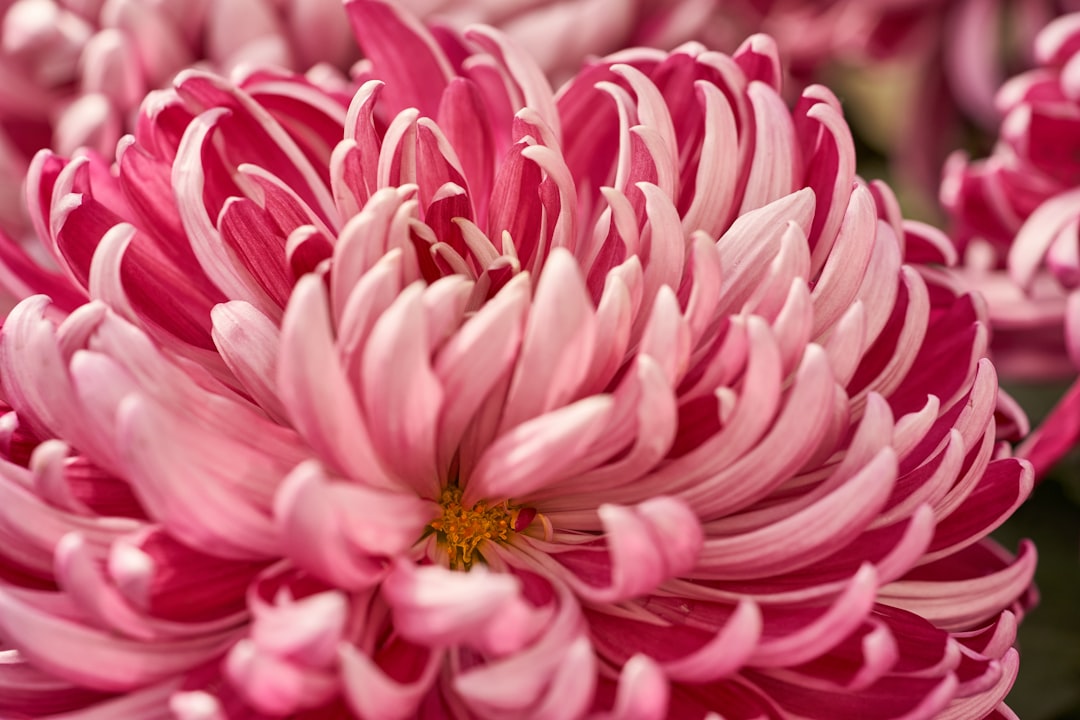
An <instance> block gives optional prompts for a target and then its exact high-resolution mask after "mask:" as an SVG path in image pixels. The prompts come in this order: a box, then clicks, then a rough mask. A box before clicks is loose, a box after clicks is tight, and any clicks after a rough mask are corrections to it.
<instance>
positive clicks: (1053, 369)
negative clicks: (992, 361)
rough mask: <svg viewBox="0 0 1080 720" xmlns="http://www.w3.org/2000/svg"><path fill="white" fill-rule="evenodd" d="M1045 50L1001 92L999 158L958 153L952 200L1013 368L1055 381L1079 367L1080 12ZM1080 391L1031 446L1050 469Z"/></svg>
mask: <svg viewBox="0 0 1080 720" xmlns="http://www.w3.org/2000/svg"><path fill="white" fill-rule="evenodd" d="M1036 47H1037V51H1038V56H1039V67H1037V68H1036V69H1034V70H1032V71H1030V72H1027V73H1024V74H1022V75H1019V76H1017V77H1014V78H1013V79H1011V80H1010V81H1009V82H1008V83H1006V84H1005V85H1004V86H1003V87H1002V88H1001V91H1000V92H999V94H998V102H999V105H1000V107H1001V111H1002V114H1003V117H1004V120H1003V123H1002V130H1001V135H1000V138H999V139H998V142H997V145H996V146H995V148H994V152H993V154H992V155H990V156H989V157H987V158H985V159H981V160H977V161H969V160H968V158H967V157H966V156H965V155H963V154H957V155H956V156H955V157H953V158H952V160H951V161H950V164H949V166H948V168H947V172H946V176H945V180H944V182H943V183H942V190H941V195H942V202H943V203H944V204H945V205H946V207H948V208H949V210H950V211H951V213H952V216H953V220H954V225H955V229H954V235H955V239H956V241H957V243H958V245H959V246H960V247H961V248H963V249H965V250H966V254H967V256H968V259H969V261H968V263H967V265H968V275H969V277H970V278H971V280H972V281H973V282H974V283H975V284H976V285H978V286H979V287H980V289H981V290H983V292H984V293H985V294H986V297H987V299H988V301H989V308H990V318H991V322H992V324H993V326H994V328H995V334H996V335H1000V336H1001V337H1002V341H1001V342H1000V345H1001V349H1000V354H1001V356H1002V358H1003V359H1005V360H1007V361H1008V363H1009V364H1008V366H1007V369H1009V370H1012V371H1014V372H1015V374H1017V375H1018V376H1023V377H1029V378H1042V379H1047V378H1060V377H1062V376H1068V375H1069V374H1075V367H1076V366H1080V239H1078V232H1080V74H1078V69H1080V14H1073V15H1067V16H1064V17H1062V18H1059V19H1057V20H1055V21H1054V22H1052V23H1051V24H1049V25H1048V26H1047V27H1046V29H1045V30H1043V31H1042V33H1040V35H1039V37H1038V44H1037V46H1036ZM1070 359H1071V362H1070ZM1078 388H1080V386H1078ZM1078 388H1074V389H1073V390H1072V391H1070V393H1069V394H1068V395H1067V396H1066V397H1065V398H1064V399H1063V400H1062V401H1061V402H1060V404H1059V406H1058V408H1057V410H1056V411H1055V412H1054V413H1053V414H1052V415H1051V417H1050V418H1049V419H1048V420H1047V422H1046V423H1045V425H1044V426H1043V427H1042V428H1041V429H1040V431H1039V432H1038V433H1037V434H1036V436H1034V437H1033V438H1032V441H1031V443H1030V444H1029V445H1028V446H1026V447H1025V453H1026V454H1029V455H1030V456H1031V458H1032V461H1033V462H1034V464H1035V466H1036V470H1037V471H1038V472H1040V473H1041V472H1042V471H1045V470H1046V469H1048V468H1049V467H1050V465H1052V464H1053V463H1054V462H1055V461H1056V460H1057V459H1058V458H1060V457H1061V455H1063V454H1064V453H1065V452H1067V451H1068V450H1069V448H1070V447H1071V446H1072V445H1073V444H1074V443H1075V442H1076V440H1077V438H1078V436H1080V420H1078V418H1080V389H1078Z"/></svg>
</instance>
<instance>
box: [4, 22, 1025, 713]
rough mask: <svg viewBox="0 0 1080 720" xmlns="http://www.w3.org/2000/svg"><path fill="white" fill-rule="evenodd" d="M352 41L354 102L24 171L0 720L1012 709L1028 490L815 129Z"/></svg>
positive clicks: (424, 37) (753, 72)
mask: <svg viewBox="0 0 1080 720" xmlns="http://www.w3.org/2000/svg"><path fill="white" fill-rule="evenodd" d="M348 11H349V14H350V17H351V18H352V20H353V27H354V29H355V31H356V33H357V36H358V38H359V40H360V43H361V45H362V47H363V48H364V50H365V54H366V55H367V57H368V58H369V59H370V64H369V65H367V66H366V67H365V69H364V70H363V72H364V76H363V77H362V78H361V79H362V80H364V82H363V84H362V86H361V87H360V89H359V91H358V92H357V93H356V94H355V95H354V96H353V97H351V98H342V97H338V96H335V95H333V94H330V93H328V92H327V91H325V90H324V89H322V88H320V87H318V86H316V85H314V84H312V83H311V82H310V81H308V80H306V79H304V78H302V77H297V76H291V75H286V74H283V73H279V72H269V71H255V72H252V73H250V74H248V75H246V76H243V77H241V78H239V79H238V80H237V81H236V82H233V81H229V80H226V79H224V78H221V77H218V76H216V75H212V74H209V73H206V72H202V71H188V72H185V73H182V74H181V75H180V76H178V77H177V79H176V81H175V82H174V85H173V87H172V88H171V89H169V90H166V91H162V92H160V93H156V94H153V95H151V96H150V97H149V98H148V99H147V101H146V102H145V103H144V104H143V106H142V110H141V114H140V117H139V121H138V123H137V126H136V132H135V135H134V137H133V138H129V139H125V140H124V141H122V142H121V144H120V147H119V149H118V153H117V162H116V165H115V167H114V168H113V169H112V170H111V171H110V168H109V167H107V166H106V165H105V164H104V163H103V162H101V161H100V160H99V159H98V158H97V157H96V156H94V155H92V154H87V155H78V156H76V157H75V158H73V159H70V160H65V159H62V158H60V157H58V156H55V155H53V154H51V153H48V152H45V153H42V154H40V155H38V156H37V158H36V159H35V161H34V163H33V166H32V173H31V177H30V181H29V187H28V196H29V198H30V201H31V205H32V207H31V214H32V216H33V219H34V222H35V226H36V228H37V230H38V232H39V234H40V236H41V238H42V240H43V241H44V243H45V246H46V247H47V249H48V251H49V252H51V254H52V256H53V257H54V258H55V260H56V261H57V263H58V264H59V265H60V268H61V270H62V273H63V274H62V275H60V274H50V273H48V272H46V271H43V270H40V269H38V268H37V267H36V266H34V265H33V264H32V263H23V264H21V265H14V264H9V265H8V270H7V273H5V277H13V278H16V279H17V280H18V281H19V282H20V283H21V284H22V289H24V290H34V291H41V292H44V293H45V294H46V295H48V296H49V297H51V300H50V299H49V298H48V297H45V296H44V295H35V296H33V297H30V298H28V299H26V300H24V301H23V302H22V303H21V304H19V305H18V306H17V307H16V308H15V310H13V311H12V313H11V314H10V315H9V316H8V318H7V319H6V321H5V323H4V325H3V328H2V330H0V366H2V368H3V373H2V378H3V380H2V392H3V395H2V396H3V400H4V402H5V403H6V408H7V412H6V414H5V415H4V416H3V424H2V427H3V429H4V433H3V441H4V442H3V444H2V448H3V453H4V459H3V460H2V461H0V536H2V539H3V542H0V578H2V580H0V638H2V641H3V643H4V647H5V648H9V649H7V650H5V651H4V652H5V653H6V654H7V662H6V663H5V664H4V665H3V668H4V670H3V672H4V673H6V675H5V676H4V677H6V678H14V679H13V680H11V681H10V685H11V686H12V687H17V688H18V691H17V692H15V693H5V694H4V695H3V696H2V697H0V708H2V709H3V711H4V713H6V714H10V713H13V712H21V713H25V714H30V715H33V716H35V717H41V716H47V715H49V714H51V713H62V712H65V711H69V710H73V709H76V708H84V707H91V706H92V707H94V708H95V709H96V710H98V711H99V712H101V713H103V714H106V715H119V714H121V713H142V715H143V716H146V717H157V716H165V715H167V714H168V713H170V712H171V713H172V714H173V715H174V716H176V717H180V718H205V717H251V716H253V715H255V714H261V715H262V716H270V717H285V716H288V717H297V718H315V717H318V718H332V717H361V718H388V717H389V718H407V717H432V718H434V717H456V718H472V717H484V718H486V717H522V718H527V717H536V718H540V717H560V718H574V717H596V718H629V717H642V718H662V717H666V716H674V717H686V718H692V717H704V716H705V715H706V713H707V712H710V711H712V712H716V713H720V714H722V715H724V716H725V717H755V716H762V715H764V716H768V717H779V718H787V717H808V716H809V717H829V718H844V717H860V718H895V717H911V718H914V717H925V718H929V717H933V716H937V715H942V716H944V717H957V718H960V717H963V718H980V717H984V716H987V717H994V716H996V717H1008V716H1009V712H1008V710H1007V709H1005V708H1004V706H1003V705H1001V702H1002V699H1003V698H1004V696H1005V694H1006V693H1007V691H1008V689H1009V687H1010V686H1011V684H1012V680H1013V678H1014V677H1015V673H1016V670H1017V655H1016V652H1015V650H1013V649H1012V644H1013V640H1014V635H1015V625H1016V620H1017V618H1018V614H1019V613H1020V612H1022V610H1023V609H1024V608H1025V607H1026V604H1027V603H1028V602H1029V601H1030V599H1031V598H1030V596H1029V592H1028V587H1029V583H1030V579H1031V574H1032V570H1033V564H1034V554H1033V550H1032V549H1031V547H1030V546H1028V545H1025V546H1023V547H1022V549H1021V552H1020V554H1019V556H1018V557H1017V558H1012V557H1010V556H1009V555H1008V554H1006V553H1004V552H1003V551H1002V550H1000V549H999V548H997V547H996V546H995V545H993V544H992V543H990V542H989V541H987V540H986V539H985V536H986V534H987V533H988V532H989V531H990V529H992V528H993V527H995V526H996V525H997V524H998V523H999V522H1000V521H1001V520H1002V519H1003V518H1004V517H1005V516H1007V515H1008V514H1009V513H1010V512H1011V510H1012V509H1013V508H1014V507H1015V506H1016V505H1017V504H1018V503H1019V502H1020V501H1021V500H1022V499H1023V498H1024V496H1025V495H1026V494H1027V492H1028V490H1029V489H1030V485H1031V474H1030V469H1029V468H1028V467H1027V466H1026V465H1025V464H1024V463H1023V462H1021V461H1018V460H1015V459H1011V458H1009V457H1007V456H1006V454H1005V452H1004V449H1003V447H1002V446H1000V445H999V443H998V441H997V429H996V422H997V421H996V420H995V410H996V408H997V405H998V402H997V397H998V390H997V382H996V378H995V374H994V370H993V367H992V366H991V365H990V363H989V362H988V361H987V360H985V359H984V358H983V355H984V353H985V343H986V333H985V330H984V326H983V320H982V316H983V311H982V308H981V306H980V304H979V302H978V301H977V300H975V299H974V298H973V297H971V296H969V295H966V294H964V293H962V292H960V291H959V290H958V289H957V288H956V286H955V283H954V282H953V281H952V279H951V277H950V276H949V275H948V274H946V273H945V272H944V271H942V270H940V269H936V268H935V267H930V266H926V267H924V266H920V265H918V263H919V261H921V260H932V261H934V262H935V263H939V262H941V261H942V260H945V259H947V258H946V257H945V256H944V255H943V253H947V247H948V246H947V245H946V244H945V243H944V239H943V238H942V237H940V236H939V235H938V234H935V233H933V232H931V231H929V230H928V229H927V228H925V227H923V226H919V225H917V224H909V223H904V222H903V221H902V220H901V218H900V216H899V213H898V211H897V209H896V204H895V201H894V199H893V198H892V196H891V195H890V193H889V191H888V189H887V188H886V187H884V186H883V185H880V184H876V183H875V184H871V185H867V184H865V183H863V182H862V181H861V180H859V179H858V178H857V177H856V176H855V174H854V151H853V147H852V141H851V138H850V135H849V133H848V130H847V127H846V125H845V123H844V121H843V118H842V115H841V113H840V110H839V103H838V102H837V100H836V98H835V97H833V96H832V95H831V94H830V93H829V92H828V91H827V90H825V89H824V88H821V87H812V88H810V89H808V90H807V91H806V92H805V93H804V94H803V96H802V98H801V99H800V100H799V102H798V104H797V105H796V107H795V109H794V110H793V111H792V110H789V109H788V108H787V106H786V105H785V104H784V102H783V100H782V99H781V95H780V93H779V87H778V83H779V78H780V70H779V62H778V60H777V55H776V51H775V47H774V46H773V44H772V42H771V41H770V40H769V39H768V38H766V37H763V36H756V37H752V38H751V39H749V40H748V41H747V42H746V43H745V44H744V45H743V46H742V47H741V48H740V49H739V50H738V51H737V52H736V53H735V54H734V55H732V56H727V55H722V54H720V53H716V52H711V51H708V50H707V49H705V48H704V47H702V46H699V45H687V46H684V47H682V48H680V49H677V50H676V51H674V52H671V53H665V52H660V51H650V50H636V51H628V52H624V53H621V54H618V55H616V56H612V57H608V58H606V59H603V60H599V61H597V62H595V63H593V64H591V65H589V66H588V67H586V68H585V69H583V70H582V71H581V72H580V73H579V74H578V75H576V76H575V77H574V78H573V79H572V80H571V81H570V82H569V83H568V84H567V85H566V86H565V87H563V89H562V90H561V91H560V92H559V93H558V95H553V94H552V92H551V90H550V88H549V86H548V85H547V83H546V81H545V80H544V76H543V74H542V73H541V72H540V71H539V69H538V68H537V67H535V66H534V65H532V64H531V62H530V60H529V59H528V57H527V55H525V54H524V53H522V52H521V51H520V50H519V49H518V48H517V47H516V46H515V45H514V44H513V43H512V42H510V41H508V40H506V39H505V38H504V37H503V36H501V35H499V34H498V33H496V32H494V31H492V30H490V29H487V28H474V29H473V30H471V31H469V32H468V33H467V34H466V36H465V38H464V39H459V38H457V37H455V36H452V35H450V34H446V33H443V34H439V35H438V40H436V37H435V36H433V35H431V34H429V33H428V32H427V31H425V30H424V28H423V27H422V26H420V25H419V23H417V22H416V21H415V20H413V19H411V18H409V17H407V16H405V15H404V14H402V13H401V11H400V10H398V9H395V8H394V7H393V6H391V5H387V4H383V3H379V2H373V1H370V0H358V1H356V2H352V3H350V4H349V5H348ZM909 263H915V264H909Z"/></svg>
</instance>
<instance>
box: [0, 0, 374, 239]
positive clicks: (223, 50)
mask: <svg viewBox="0 0 1080 720" xmlns="http://www.w3.org/2000/svg"><path fill="white" fill-rule="evenodd" d="M354 52H355V50H354V44H353V43H352V41H351V38H350V35H349V32H348V25H347V23H346V21H345V17H344V14H343V12H342V10H341V2H340V0H222V1H220V2H219V1H218V0H16V2H10V0H8V1H6V2H3V3H2V4H0V229H3V230H6V231H7V232H9V233H15V234H19V233H20V232H22V231H23V230H25V229H26V225H25V217H24V216H25V211H24V210H23V209H22V208H21V206H20V205H19V203H18V201H17V199H18V197H19V192H18V188H19V187H20V183H21V182H22V180H23V177H24V176H25V174H26V167H27V163H28V161H29V159H30V158H31V157H33V154H34V153H35V152H37V150H39V149H41V148H45V147H51V148H53V149H54V150H56V151H58V152H60V153H62V154H70V153H71V152H72V151H74V150H75V149H76V148H78V147H90V148H93V149H95V150H97V151H98V152H101V153H104V154H106V155H111V154H112V151H113V149H114V148H115V147H116V142H117V140H119V139H120V136H121V135H123V134H125V133H127V132H130V130H131V125H130V121H131V119H132V118H133V117H134V115H135V113H136V111H137V110H138V106H139V103H140V102H141V101H142V99H143V97H144V96H145V95H146V93H147V92H148V91H149V90H154V89H157V88H159V87H163V86H165V85H166V84H167V83H168V82H169V80H170V79H171V78H172V76H173V75H175V74H176V73H177V72H178V71H180V70H182V69H183V68H185V67H188V66H191V65H193V64H208V65H209V66H211V67H213V68H215V69H217V70H219V71H221V72H229V71H230V70H232V69H233V68H235V67H237V66H240V65H243V64H248V63H254V64H260V65H267V64H269V65H273V66H277V67H283V68H289V69H294V70H307V69H308V68H311V67H312V66H315V65H317V64H319V63H327V64H330V65H332V66H335V67H339V68H345V67H347V65H348V63H349V62H351V60H352V59H354V58H355V55H354Z"/></svg>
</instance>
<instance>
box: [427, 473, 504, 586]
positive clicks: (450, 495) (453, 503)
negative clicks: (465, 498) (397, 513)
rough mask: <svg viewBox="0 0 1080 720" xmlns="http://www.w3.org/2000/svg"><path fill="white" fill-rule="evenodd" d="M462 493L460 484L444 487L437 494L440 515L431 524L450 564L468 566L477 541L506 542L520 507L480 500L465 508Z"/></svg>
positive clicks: (478, 542)
mask: <svg viewBox="0 0 1080 720" xmlns="http://www.w3.org/2000/svg"><path fill="white" fill-rule="evenodd" d="M461 496H462V491H461V488H460V487H457V486H456V485H450V486H448V487H447V488H446V489H445V490H443V491H442V495H441V496H440V497H439V504H440V505H442V509H443V513H442V517H440V518H437V519H435V520H432V521H431V524H430V527H431V529H432V530H434V531H435V532H436V533H438V539H439V544H440V545H442V546H443V547H444V548H446V551H447V553H448V554H449V556H450V567H452V568H454V569H456V570H468V569H469V567H470V566H471V565H472V563H473V554H474V553H475V552H476V548H477V547H478V546H479V545H480V543H482V542H484V541H485V540H499V541H502V542H506V541H507V540H509V539H510V533H511V532H513V531H514V530H515V529H516V527H515V526H516V525H517V523H518V515H519V513H520V512H521V511H520V510H519V509H517V508H513V509H512V508H510V506H509V505H507V504H506V503H502V504H499V505H493V506H491V507H488V505H487V503H485V502H483V501H481V502H478V503H476V504H475V505H473V506H472V508H465V507H464V506H463V505H462V504H461Z"/></svg>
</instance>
